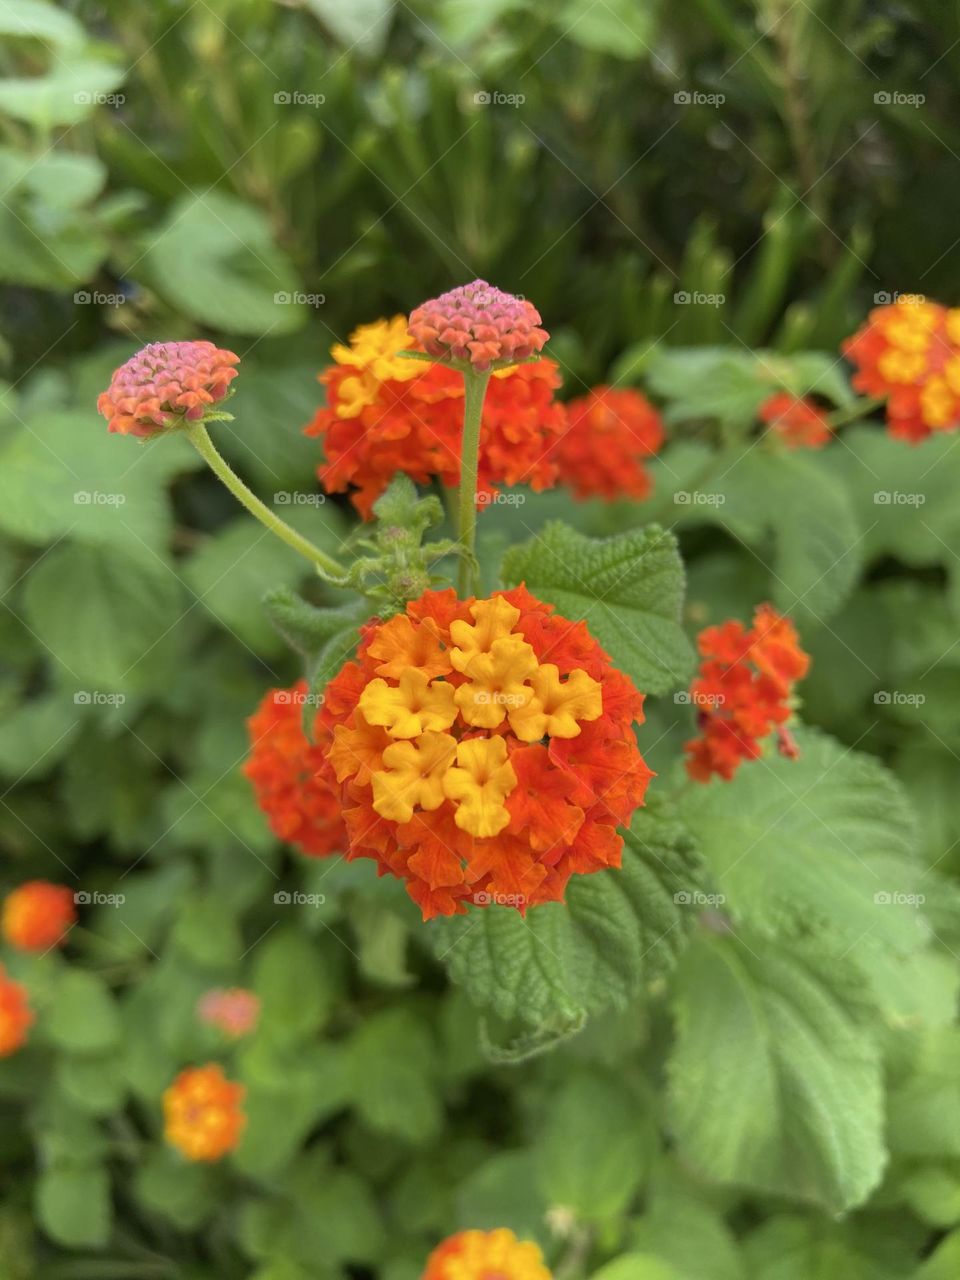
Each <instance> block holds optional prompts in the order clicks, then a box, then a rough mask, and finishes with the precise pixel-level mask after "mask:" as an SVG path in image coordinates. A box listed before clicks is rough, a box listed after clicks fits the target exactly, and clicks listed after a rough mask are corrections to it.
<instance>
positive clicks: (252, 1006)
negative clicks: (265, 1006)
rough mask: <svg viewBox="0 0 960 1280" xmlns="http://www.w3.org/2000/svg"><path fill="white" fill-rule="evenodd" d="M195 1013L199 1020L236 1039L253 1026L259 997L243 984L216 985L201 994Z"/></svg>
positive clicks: (254, 1026) (255, 1023)
mask: <svg viewBox="0 0 960 1280" xmlns="http://www.w3.org/2000/svg"><path fill="white" fill-rule="evenodd" d="M197 1015H198V1017H199V1018H200V1021H201V1022H205V1023H207V1025H208V1026H211V1027H216V1028H217V1030H218V1031H222V1032H223V1034H224V1035H225V1036H229V1037H230V1038H231V1039H232V1040H239V1039H240V1037H241V1036H246V1035H249V1034H250V1032H251V1031H254V1030H255V1029H256V1025H257V1022H258V1020H259V1017H260V998H259V996H256V995H254V993H253V992H252V991H247V990H246V989H245V988H244V987H230V988H229V989H223V988H220V987H217V988H215V989H214V990H212V991H207V992H205V993H204V994H203V995H202V996H201V997H200V1001H199V1003H198V1005H197Z"/></svg>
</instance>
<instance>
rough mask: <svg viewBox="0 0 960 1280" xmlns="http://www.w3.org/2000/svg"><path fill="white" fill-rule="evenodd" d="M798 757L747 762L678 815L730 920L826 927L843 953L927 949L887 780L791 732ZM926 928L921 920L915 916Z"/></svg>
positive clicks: (909, 838)
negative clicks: (795, 743)
mask: <svg viewBox="0 0 960 1280" xmlns="http://www.w3.org/2000/svg"><path fill="white" fill-rule="evenodd" d="M796 739H797V742H798V745H799V747H800V758H799V759H798V760H789V759H785V758H783V757H781V756H768V757H764V758H763V759H762V760H758V761H753V762H748V763H747V764H745V765H744V766H743V767H742V768H741V769H740V771H739V772H738V773H737V775H736V777H735V778H734V779H733V781H732V782H723V781H716V782H712V783H710V784H708V785H706V786H702V785H701V786H696V787H693V788H690V789H689V790H688V791H687V792H686V794H685V796H684V800H683V807H682V816H683V818H684V821H685V822H686V823H687V824H688V825H689V827H690V830H691V831H692V832H693V834H694V836H695V837H696V839H697V840H698V842H699V844H700V848H701V851H702V853H703V857H704V861H705V862H706V863H707V865H708V866H709V868H710V871H711V873H712V875H713V877H714V879H715V880H716V883H717V886H718V888H719V890H720V891H721V893H722V894H724V895H725V898H726V902H725V905H724V909H725V910H726V911H727V912H728V913H729V914H730V915H731V916H732V917H733V919H734V920H735V921H737V922H742V923H746V924H749V925H750V926H751V927H752V928H755V929H760V930H763V931H768V932H769V931H774V932H775V931H777V930H786V931H787V932H796V931H797V930H800V929H802V930H804V931H806V930H809V929H811V928H817V929H821V930H827V931H828V933H829V935H830V936H831V938H832V939H833V941H834V942H835V943H837V944H839V949H840V950H841V951H844V950H846V949H847V948H859V953H858V954H857V955H855V959H859V954H862V953H864V952H865V951H866V952H867V953H869V949H870V948H872V947H891V948H894V949H895V950H896V951H898V952H899V953H901V954H904V953H909V952H910V951H913V950H914V949H915V948H916V947H918V946H920V945H922V944H923V942H924V941H925V938H926V936H927V935H926V934H925V932H924V930H923V929H922V928H919V927H918V919H919V913H918V906H919V905H921V904H919V903H918V901H917V900H916V895H917V894H918V892H919V877H920V869H919V868H918V867H917V866H916V864H915V861H914V859H915V838H914V837H915V826H916V823H915V819H914V816H913V813H912V811H911V809H910V806H909V804H908V803H907V801H906V798H905V796H904V795H903V793H902V791H901V789H900V788H899V786H898V785H897V782H896V780H895V779H894V777H893V775H892V774H890V773H889V772H888V771H887V770H886V769H884V768H883V766H882V765H881V764H879V762H878V761H876V760H875V759H873V758H872V757H870V756H865V755H861V754H859V753H857V752H853V751H850V750H849V749H848V748H846V747H843V746H841V745H840V744H839V743H838V742H836V741H834V740H833V739H832V738H829V737H827V736H826V735H825V734H821V733H817V732H815V731H813V730H798V731H797V733H796ZM921 923H922V921H921Z"/></svg>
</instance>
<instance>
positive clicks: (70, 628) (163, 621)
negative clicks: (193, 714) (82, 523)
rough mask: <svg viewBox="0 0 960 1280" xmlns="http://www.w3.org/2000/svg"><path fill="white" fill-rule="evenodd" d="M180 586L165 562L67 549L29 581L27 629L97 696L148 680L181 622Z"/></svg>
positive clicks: (76, 547) (44, 563)
mask: <svg viewBox="0 0 960 1280" xmlns="http://www.w3.org/2000/svg"><path fill="white" fill-rule="evenodd" d="M181 602H182V595H181V587H180V583H179V582H178V581H177V578H176V576H175V574H174V573H173V572H172V571H171V570H170V569H168V568H167V566H166V565H165V564H164V563H163V562H162V561H160V560H152V559H151V560H143V559H139V558H138V559H134V558H133V557H132V556H129V555H127V554H126V553H125V552H124V551H122V550H121V549H120V548H116V547H109V548H108V547H104V548H99V549H98V548H95V547H87V546H82V545H73V544H70V543H63V544H61V545H60V546H58V547H55V548H54V550H52V551H51V552H50V554H49V555H47V556H45V557H44V559H42V560H41V561H40V562H39V563H38V564H37V566H36V567H35V568H34V569H33V571H32V572H31V574H30V576H29V578H28V579H27V583H26V587H25V590H24V595H23V603H24V611H25V614H26V619H27V622H28V623H29V625H30V626H31V627H32V628H33V630H34V632H35V633H36V636H37V638H38V640H39V641H40V643H41V644H42V645H43V646H44V647H45V648H46V649H47V650H48V651H49V653H50V656H51V657H53V658H54V659H56V660H57V661H58V662H59V663H60V664H61V666H63V667H64V668H65V670H66V672H67V673H68V675H69V676H71V677H72V678H73V679H74V680H75V681H76V683H77V686H78V689H77V692H78V693H83V694H86V695H87V696H88V697H91V698H92V697H93V696H94V695H96V694H98V693H102V692H103V691H105V690H116V689H124V688H130V687H135V686H136V685H137V684H139V683H142V682H143V681H144V680H146V679H147V678H148V677H149V676H150V674H151V671H152V662H153V661H155V660H159V658H160V657H161V656H162V655H163V650H162V649H159V653H158V652H157V651H158V648H159V644H160V642H162V641H163V640H164V638H165V637H166V636H167V635H168V633H170V632H171V631H172V630H173V629H174V628H175V627H176V624H177V622H178V621H179V618H180V614H181Z"/></svg>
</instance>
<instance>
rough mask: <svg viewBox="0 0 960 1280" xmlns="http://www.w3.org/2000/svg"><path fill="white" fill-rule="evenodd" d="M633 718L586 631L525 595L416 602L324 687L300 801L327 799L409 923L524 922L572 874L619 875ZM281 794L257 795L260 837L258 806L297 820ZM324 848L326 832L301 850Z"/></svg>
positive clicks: (636, 708) (635, 704)
mask: <svg viewBox="0 0 960 1280" xmlns="http://www.w3.org/2000/svg"><path fill="white" fill-rule="evenodd" d="M281 705H284V706H286V705H288V704H287V701H286V699H284V702H283V703H282V704H281ZM258 714H259V713H258ZM254 719H255V722H256V717H255V718H254ZM642 720H643V697H642V695H641V694H640V693H638V692H637V690H636V689H635V688H634V686H633V684H632V683H631V682H630V680H629V679H628V678H627V677H626V676H624V675H623V674H621V673H620V672H618V671H617V670H616V669H615V668H614V667H613V666H612V665H611V663H610V660H609V658H608V657H607V655H606V654H605V653H604V652H603V650H602V649H601V648H600V646H599V645H598V644H597V643H596V641H595V640H594V639H593V638H592V637H591V636H590V634H589V632H588V630H587V628H586V626H585V624H584V623H582V622H570V621H568V620H566V619H565V618H561V617H559V616H558V615H556V614H555V613H554V612H553V609H552V607H551V606H550V605H546V604H542V603H541V602H540V601H538V600H536V599H535V598H534V597H533V596H531V595H530V594H529V592H527V591H526V590H525V589H524V588H523V587H518V588H515V589H514V590H512V591H507V592H501V593H498V594H496V595H494V596H493V597H491V598H490V599H487V600H477V599H475V598H470V599H468V600H458V599H457V596H456V594H455V592H453V591H452V590H447V591H431V592H427V593H426V594H425V595H423V596H422V597H421V598H420V599H419V600H417V601H412V602H410V603H409V604H408V606H407V609H406V611H405V612H404V613H402V614H398V615H396V616H395V617H393V618H391V619H390V620H389V621H387V622H374V623H372V624H371V625H369V626H367V627H366V628H364V629H363V639H362V642H361V644H360V648H359V651H358V654H357V658H356V661H353V662H349V663H347V664H346V666H345V667H344V668H343V670H342V671H341V672H340V673H339V674H338V675H337V676H336V677H335V678H334V679H333V680H332V681H331V682H330V684H329V685H328V686H327V689H326V693H325V698H324V702H323V706H322V707H321V708H320V710H319V711H318V713H317V717H316V722H315V727H314V728H315V734H316V737H317V746H316V747H308V750H309V751H310V752H311V753H315V754H311V763H315V762H318V761H319V762H320V763H319V764H318V768H317V771H316V773H314V774H313V775H311V776H310V778H309V782H308V789H309V794H310V795H311V796H313V795H316V794H317V792H318V791H319V789H320V788H321V787H323V786H324V785H325V786H326V787H328V788H329V795H330V797H331V799H332V801H333V802H334V803H338V804H340V805H342V808H343V821H344V823H345V826H346V836H347V840H346V845H345V847H346V851H347V856H348V857H349V858H351V859H352V858H358V857H369V858H373V859H374V860H375V861H376V862H377V864H378V866H379V869H380V872H381V874H383V873H390V874H393V875H396V876H398V877H400V878H402V879H404V880H405V881H406V885H407V890H408V892H409V893H410V896H411V897H412V898H413V899H414V901H415V902H417V903H418V905H419V906H420V907H421V909H422V911H423V915H424V918H425V919H429V918H430V917H432V916H435V915H451V914H454V913H456V912H461V911H463V910H464V909H465V903H466V902H468V901H473V902H475V903H477V904H479V905H490V904H492V903H501V904H504V905H509V906H514V907H517V908H518V909H519V910H521V911H525V910H526V908H527V907H529V906H533V905H536V904H538V903H542V902H550V901H558V900H560V899H562V897H563V892H564V888H565V886H566V884H567V881H568V880H569V878H570V876H571V875H573V874H582V873H587V872H591V871H596V870H600V869H602V868H604V867H615V866H618V865H619V863H620V856H621V849H622V844H623V841H622V837H621V836H620V835H619V834H618V833H617V827H618V826H620V825H625V824H627V823H629V820H630V817H631V815H632V813H633V811H634V809H636V808H637V806H638V805H640V804H642V802H643V798H644V794H645V791H646V787H647V784H648V782H649V779H650V778H651V776H652V774H651V772H650V770H649V769H648V768H647V766H646V764H645V763H644V760H643V757H642V756H641V754H640V752H639V750H638V748H637V745H636V738H635V736H634V733H633V723H634V722H635V721H637V722H642ZM304 741H305V739H304ZM268 750H269V748H268ZM300 752H301V759H302V757H303V754H304V751H303V743H302V742H301V744H300ZM255 755H256V751H255ZM297 769H298V772H297V776H298V777H301V776H302V774H300V773H299V767H297ZM289 776H291V775H289V774H288V777H289ZM295 794H296V787H295V786H294V787H293V788H290V789H287V788H286V787H284V786H277V787H275V788H272V789H265V790H263V789H262V790H260V791H259V792H258V798H259V799H260V803H261V805H265V806H266V807H267V812H268V815H269V816H270V818H271V822H273V823H274V825H275V827H276V815H275V814H274V813H273V812H272V811H271V809H270V808H269V805H270V803H271V802H272V800H273V798H274V797H282V804H283V814H284V815H285V817H286V825H289V826H290V827H293V826H295V825H298V824H301V823H303V821H304V810H303V806H301V807H300V809H299V811H298V813H297V822H296V823H294V821H293V820H292V818H291V816H290V814H291V805H292V804H293V803H294V797H295ZM316 811H317V812H323V813H326V812H327V806H326V801H325V802H324V805H323V806H319V807H317V810H316ZM307 825H309V823H307ZM333 838H334V837H333V830H332V828H331V826H330V825H329V824H325V825H324V826H323V829H322V830H321V831H320V832H318V833H317V835H316V838H315V839H311V838H310V837H307V839H306V841H305V844H306V845H307V846H309V845H311V844H312V845H314V846H316V845H318V844H323V843H326V842H328V841H332V840H333Z"/></svg>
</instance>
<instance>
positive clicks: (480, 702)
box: [455, 636, 538, 729]
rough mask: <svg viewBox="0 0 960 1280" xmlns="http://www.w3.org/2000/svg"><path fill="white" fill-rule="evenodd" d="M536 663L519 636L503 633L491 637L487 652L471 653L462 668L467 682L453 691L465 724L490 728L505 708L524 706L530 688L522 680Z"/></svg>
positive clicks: (530, 691) (527, 700) (528, 697)
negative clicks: (468, 678) (496, 637)
mask: <svg viewBox="0 0 960 1280" xmlns="http://www.w3.org/2000/svg"><path fill="white" fill-rule="evenodd" d="M537 665H538V664H537V655H536V654H535V653H534V651H533V649H532V648H531V646H530V645H528V644H527V642H526V640H524V639H523V637H522V636H504V637H502V638H501V639H499V640H494V642H493V645H492V647H491V650H490V652H489V653H477V654H474V655H473V657H471V658H470V659H469V661H468V662H467V664H466V667H465V670H464V674H465V675H467V676H469V677H470V683H469V684H463V685H461V686H460V688H459V689H458V690H457V692H456V694H455V701H456V704H457V706H458V707H459V708H460V714H461V715H462V716H463V718H464V720H465V721H466V722H467V724H469V725H474V726H475V727H476V728H481V729H493V728H495V727H496V726H497V725H498V724H502V723H503V718H504V716H505V715H506V714H507V712H508V711H511V710H514V709H516V708H520V707H524V706H526V704H527V703H528V702H529V701H530V699H531V698H532V697H533V690H532V689H531V688H530V687H529V686H528V685H526V684H525V683H524V681H525V680H527V679H529V677H530V676H532V675H533V673H534V672H535V671H536V669H537Z"/></svg>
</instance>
